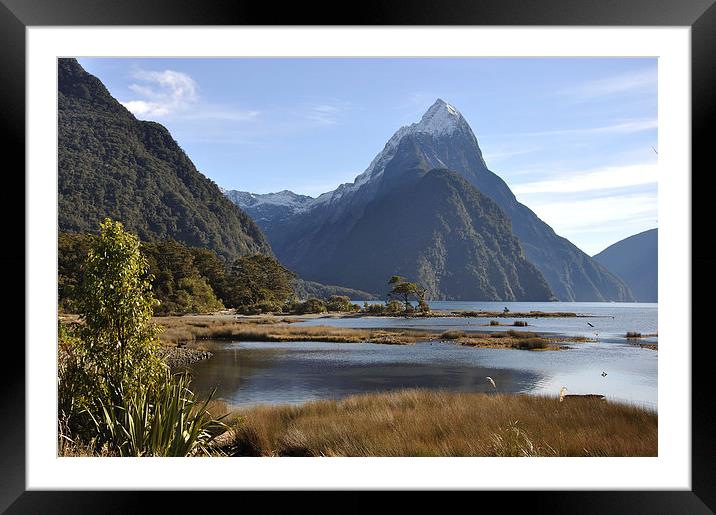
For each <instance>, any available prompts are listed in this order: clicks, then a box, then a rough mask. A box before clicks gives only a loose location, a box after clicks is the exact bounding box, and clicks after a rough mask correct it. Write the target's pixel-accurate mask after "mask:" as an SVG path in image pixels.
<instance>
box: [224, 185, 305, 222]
mask: <svg viewBox="0 0 716 515" xmlns="http://www.w3.org/2000/svg"><path fill="white" fill-rule="evenodd" d="M221 191H222V193H223V194H224V195H226V197H227V198H228V199H229V200H231V202H233V203H234V204H236V205H237V206H239V207H240V208H241V209H243V210H244V211H245V212H246V213H247V214H248V215H249V216H250V217H251V218H253V220H254V221H255V222H256V223H257V224H258V226H259V227H261V229H263V230H264V231H266V232H274V230H275V226H276V225H280V224H282V223H284V222H285V221H286V220H288V219H289V218H291V217H292V216H294V215H295V214H297V213H299V212H301V211H303V210H305V209H306V208H307V207H308V206H310V205H311V204H312V203H313V201H314V200H315V199H314V198H313V197H309V196H308V195H298V194H296V193H294V192H292V191H288V190H284V191H279V192H277V193H265V194H261V193H249V192H248V191H238V190H225V189H222V190H221Z"/></svg>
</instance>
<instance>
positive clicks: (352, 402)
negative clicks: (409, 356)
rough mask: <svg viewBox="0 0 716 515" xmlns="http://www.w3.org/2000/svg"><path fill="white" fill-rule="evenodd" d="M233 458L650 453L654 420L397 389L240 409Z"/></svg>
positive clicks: (592, 406)
mask: <svg viewBox="0 0 716 515" xmlns="http://www.w3.org/2000/svg"><path fill="white" fill-rule="evenodd" d="M239 417H240V420H239V422H238V423H237V424H236V426H235V428H234V429H232V430H231V432H229V433H227V434H225V435H222V436H223V438H221V442H222V445H223V448H224V451H227V452H229V453H231V454H233V455H238V456H656V455H657V415H656V414H655V413H653V412H650V411H647V410H643V409H639V408H636V407H631V406H624V405H619V404H612V403H609V402H605V401H599V400H591V399H585V400H576V401H574V402H569V403H560V402H559V400H558V399H557V398H556V397H554V398H547V397H533V396H526V395H488V394H477V393H448V392H435V391H425V390H402V391H399V392H393V393H379V394H365V395H356V396H352V397H348V398H346V399H343V400H340V401H317V402H310V403H307V404H304V405H302V406H260V407H255V408H251V409H247V410H242V411H240V412H239Z"/></svg>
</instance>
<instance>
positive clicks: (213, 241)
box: [58, 59, 272, 288]
mask: <svg viewBox="0 0 716 515" xmlns="http://www.w3.org/2000/svg"><path fill="white" fill-rule="evenodd" d="M58 86H59V97H58V159H59V161H58V217H59V219H58V222H59V228H60V231H63V232H78V233H83V232H84V233H86V232H91V231H94V230H96V229H97V227H98V226H99V223H100V222H101V221H102V220H103V219H104V218H106V217H109V218H112V219H114V220H118V221H121V222H122V223H123V224H124V226H125V227H126V228H127V230H129V231H131V232H132V233H135V234H137V235H138V236H139V238H140V239H141V240H142V241H153V240H164V239H170V238H171V239H174V240H177V241H181V242H183V243H185V244H187V245H189V246H192V247H205V248H209V249H211V250H213V251H215V252H216V253H217V254H219V255H220V256H222V257H224V258H227V259H230V260H233V259H235V258H237V257H239V256H243V255H248V254H254V253H260V254H266V255H271V254H272V251H271V248H270V246H269V244H268V243H267V241H266V239H265V237H264V235H263V233H262V232H261V230H260V229H259V228H258V226H257V225H256V224H255V223H254V222H253V220H251V218H250V217H249V216H248V215H247V214H246V213H244V212H243V211H242V210H241V209H240V208H239V207H237V206H236V205H234V204H233V203H232V202H231V201H230V200H228V199H227V198H226V197H225V196H224V195H223V194H222V193H221V191H220V190H219V187H218V186H217V185H216V184H215V183H214V182H213V181H212V180H210V179H208V178H207V177H205V176H204V175H202V174H201V173H200V172H199V171H197V169H196V168H195V167H194V165H193V164H192V162H191V161H190V159H189V158H188V157H187V155H186V154H185V153H184V151H183V150H182V149H181V147H180V146H179V144H178V143H177V142H176V141H175V140H174V138H172V136H171V134H170V133H169V131H168V130H167V129H166V128H165V127H163V126H162V125H160V124H158V123H154V122H147V121H141V120H137V119H136V118H135V117H134V115H132V114H131V113H130V112H129V111H128V110H127V109H125V108H124V106H122V104H120V103H119V102H118V101H117V100H115V99H114V98H113V97H112V96H111V95H110V94H109V92H108V91H107V89H106V88H105V87H104V85H103V84H102V83H101V82H100V81H99V80H98V79H97V78H96V77H94V76H93V75H90V74H89V73H87V72H86V71H85V70H84V69H83V68H82V67H81V66H80V65H79V64H78V63H77V61H76V60H75V59H59V60H58ZM194 286H196V287H198V288H201V286H200V285H198V284H195V285H194ZM187 287H188V285H187Z"/></svg>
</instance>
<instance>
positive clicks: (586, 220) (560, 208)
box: [527, 193, 657, 255]
mask: <svg viewBox="0 0 716 515" xmlns="http://www.w3.org/2000/svg"><path fill="white" fill-rule="evenodd" d="M527 205H528V206H529V207H530V209H532V210H533V211H534V212H535V213H536V214H537V216H539V217H540V218H541V219H542V220H544V221H545V222H546V223H547V224H549V225H550V226H551V227H552V228H553V229H554V230H555V232H556V233H557V234H559V235H560V236H564V237H565V238H567V239H569V240H570V241H571V242H572V243H574V244H575V245H577V246H578V247H579V248H580V249H582V250H583V251H585V252H586V253H587V254H590V255H594V254H596V253H597V252H599V251H601V250H603V249H604V248H605V247H606V245H605V243H604V242H605V238H607V241H610V240H611V239H614V234H621V235H622V236H621V237H626V236H629V235H631V234H636V233H637V232H640V231H643V230H646V229H650V228H652V227H656V225H657V196H656V193H653V194H632V195H621V196H610V197H601V198H592V199H584V200H557V201H553V202H548V201H545V202H544V203H530V204H527ZM617 239H619V238H616V239H614V241H617Z"/></svg>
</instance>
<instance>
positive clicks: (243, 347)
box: [192, 302, 658, 409]
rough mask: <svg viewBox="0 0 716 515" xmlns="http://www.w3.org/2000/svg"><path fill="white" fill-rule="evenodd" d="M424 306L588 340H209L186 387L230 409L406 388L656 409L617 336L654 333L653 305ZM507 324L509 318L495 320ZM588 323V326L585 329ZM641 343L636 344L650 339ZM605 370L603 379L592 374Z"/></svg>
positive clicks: (436, 324) (420, 325)
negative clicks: (467, 343)
mask: <svg viewBox="0 0 716 515" xmlns="http://www.w3.org/2000/svg"><path fill="white" fill-rule="evenodd" d="M431 305H432V306H433V308H434V309H451V310H452V309H455V310H489V311H502V310H503V308H504V307H508V309H509V310H510V311H511V312H525V311H533V310H538V311H552V312H556V311H570V312H577V313H579V314H583V315H589V318H582V317H577V318H529V319H520V320H526V321H527V322H528V323H529V324H530V325H529V326H528V327H527V328H524V329H525V330H530V331H536V332H544V333H559V334H563V335H584V336H591V337H593V338H595V339H596V340H597V341H596V342H589V343H573V344H569V349H566V350H561V351H523V350H507V349H485V348H472V347H461V346H458V345H455V344H452V343H448V342H441V341H433V342H424V343H419V344H416V345H376V344H369V343H357V344H346V343H328V342H326V343H324V342H285V343H266V342H211V343H210V350H211V351H212V352H213V353H214V356H213V357H212V358H211V359H208V360H205V361H202V362H199V363H196V364H194V365H193V366H192V369H193V372H194V381H193V384H194V388H195V389H196V390H197V392H198V393H200V394H206V393H208V392H209V391H211V389H212V388H214V387H216V389H217V390H216V398H219V399H222V400H224V401H226V402H227V403H229V404H230V405H233V406H247V405H255V404H263V403H266V404H284V403H292V404H296V403H301V402H305V401H309V400H316V399H337V398H341V397H344V396H346V395H350V394H354V393H363V392H376V391H386V390H394V389H399V388H408V387H421V388H431V389H446V390H452V391H474V392H491V391H494V389H493V387H492V385H491V384H490V383H489V382H488V380H487V379H486V377H487V376H489V377H491V378H493V379H494V381H495V384H496V385H497V391H499V392H503V393H530V394H542V395H554V396H556V395H558V393H559V390H560V388H561V387H563V386H564V387H566V388H567V390H568V393H573V394H586V393H596V394H602V395H605V396H606V397H607V398H608V399H610V400H614V401H619V402H627V403H632V404H637V405H643V406H648V407H650V408H653V409H656V407H657V362H658V353H657V352H655V351H653V350H649V349H644V348H640V347H639V346H638V345H634V344H632V343H630V342H629V341H628V340H627V339H626V338H625V337H624V335H625V333H626V332H627V331H638V332H641V333H643V334H647V333H656V332H657V304H617V303H554V302H552V303H517V302H513V303H507V304H506V303H504V302H503V303H494V302H433V303H431ZM489 320H490V319H488V318H424V319H423V318H418V319H416V318H386V317H357V318H320V319H312V320H308V321H304V322H300V323H301V324H311V325H333V326H342V327H366V328H368V327H370V328H375V327H401V328H408V327H410V328H417V329H433V330H447V329H460V330H468V331H472V330H475V331H480V330H482V331H487V330H489V331H493V330H506V329H510V327H508V326H500V327H489V326H487V324H488V323H489ZM499 320H500V321H501V322H502V323H506V324H507V323H511V322H512V321H514V320H515V319H514V318H509V317H507V318H500V319H499ZM587 322H589V323H591V324H592V325H593V326H594V328H592V327H590V326H589V325H587ZM655 340H656V339H655V338H645V339H642V341H645V342H649V341H655ZM603 372H604V373H606V376H603V375H602V373H603Z"/></svg>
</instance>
